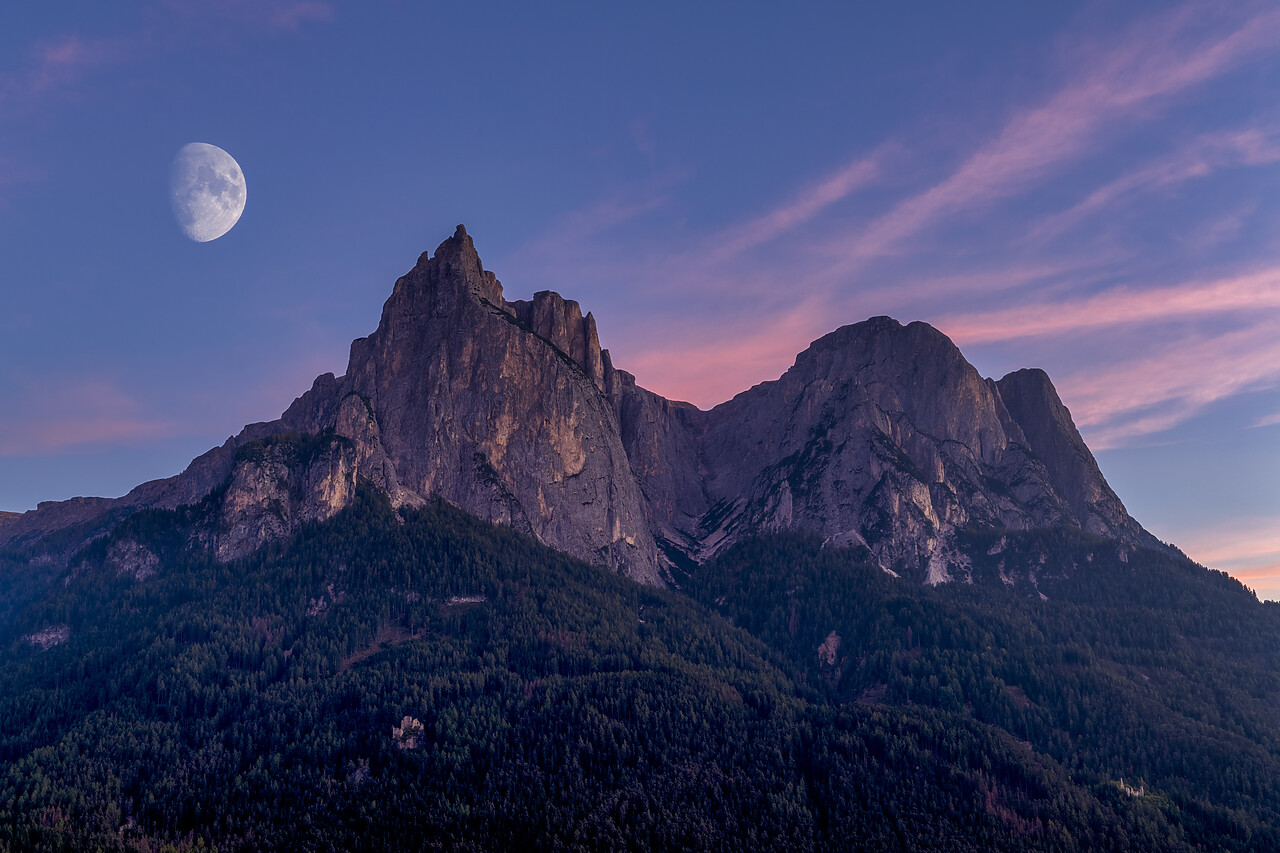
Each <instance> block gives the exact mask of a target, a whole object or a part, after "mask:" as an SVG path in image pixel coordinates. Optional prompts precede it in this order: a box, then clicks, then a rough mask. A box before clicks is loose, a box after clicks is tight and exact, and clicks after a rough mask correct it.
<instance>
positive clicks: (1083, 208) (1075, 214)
mask: <svg viewBox="0 0 1280 853" xmlns="http://www.w3.org/2000/svg"><path fill="white" fill-rule="evenodd" d="M1277 161H1280V141H1277V139H1276V136H1275V134H1272V133H1268V132H1265V131H1262V130H1259V129H1256V128H1250V129H1246V130H1239V131H1234V132H1229V133H1215V134H1206V135H1205V136H1201V137H1199V138H1198V139H1196V140H1195V141H1194V142H1193V143H1191V144H1190V145H1188V146H1186V147H1184V148H1183V149H1182V150H1180V151H1178V152H1176V153H1174V154H1172V155H1170V156H1168V157H1165V158H1162V159H1159V160H1157V161H1155V162H1154V163H1150V164H1148V165H1146V166H1144V167H1142V168H1140V169H1138V170H1136V171H1133V172H1130V173H1129V174H1127V175H1123V176H1121V177H1119V178H1116V179H1115V180H1114V181H1111V182H1110V183H1108V184H1105V185H1103V186H1101V187H1099V188H1098V189H1096V190H1094V191H1093V192H1091V193H1090V194H1089V195H1088V196H1087V197H1086V198H1085V199H1084V200H1082V201H1081V202H1080V203H1078V204H1076V205H1075V206H1074V207H1071V208H1070V209H1068V210H1065V211H1063V212H1062V213H1058V214H1055V215H1053V216H1051V217H1049V218H1048V219H1046V220H1044V221H1043V222H1041V223H1040V224H1039V225H1037V226H1036V227H1035V228H1033V229H1032V230H1031V234H1030V237H1031V239H1048V238H1051V237H1056V236H1059V235H1061V234H1062V233H1063V232H1066V231H1069V230H1070V229H1072V228H1074V227H1075V226H1077V225H1079V224H1080V223H1081V222H1083V221H1085V220H1086V219H1088V218H1089V217H1090V216H1091V215H1093V214H1096V213H1098V212H1099V211H1102V210H1104V209H1106V208H1108V207H1110V206H1111V205H1113V204H1116V203H1118V202H1123V201H1125V200H1128V199H1131V198H1132V197H1134V196H1137V195H1139V194H1140V193H1145V192H1152V191H1156V190H1163V189H1168V188H1170V187H1173V186H1176V185H1178V184H1182V183H1185V182H1187V181H1191V180H1194V179H1196V178H1204V177H1208V176H1209V175H1211V174H1213V173H1214V172H1217V171H1219V170H1221V169H1224V168H1231V167H1235V166H1262V165H1268V164H1271V163H1275V162H1277Z"/></svg>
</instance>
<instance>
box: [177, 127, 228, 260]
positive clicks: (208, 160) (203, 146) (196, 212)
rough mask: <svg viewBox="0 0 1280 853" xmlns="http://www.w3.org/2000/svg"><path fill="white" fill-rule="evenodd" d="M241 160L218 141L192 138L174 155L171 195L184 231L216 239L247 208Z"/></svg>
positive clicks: (201, 239)
mask: <svg viewBox="0 0 1280 853" xmlns="http://www.w3.org/2000/svg"><path fill="white" fill-rule="evenodd" d="M245 194H246V188H245V183H244V172H242V171H241V170H240V164H239V163H237V162H236V161H235V159H234V158H232V156H231V155H230V154H228V153H227V152H225V151H223V150H222V149H221V148H219V147H218V146H216V145H209V144H207V143H204V142H191V143H188V144H187V145H184V146H182V148H181V149H180V150H179V151H178V156H176V157H174V158H173V171H172V173H170V176H169V198H170V200H171V201H172V202H173V215H174V217H175V218H177V220H178V225H179V226H180V227H181V228H182V231H183V233H184V234H186V235H187V236H188V237H190V238H191V239H192V240H195V241H196V242H197V243H208V242H209V241H210V240H217V239H218V238H219V237H221V236H222V235H223V234H226V233H227V232H228V231H230V230H231V226H233V225H235V224H236V222H237V221H238V220H239V219H240V214H241V213H243V212H244V201H245Z"/></svg>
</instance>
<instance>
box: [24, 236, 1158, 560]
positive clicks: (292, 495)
mask: <svg viewBox="0 0 1280 853" xmlns="http://www.w3.org/2000/svg"><path fill="white" fill-rule="evenodd" d="M359 480H368V481H369V482H371V483H372V484H374V485H375V486H376V487H378V488H379V489H381V490H382V491H384V492H386V494H388V495H389V496H390V497H391V499H392V502H393V504H394V505H396V506H402V505H409V506H419V505H422V504H423V503H424V502H425V501H426V500H428V499H429V498H432V497H442V498H444V499H446V500H447V501H449V502H450V503H453V504H455V505H456V506H459V507H461V508H462V509H465V510H467V511H468V512H471V513H473V514H475V515H477V516H479V517H481V518H484V519H487V520H491V521H497V522H501V523H504V524H508V525H510V526H512V527H513V528H515V529H517V530H519V531H521V532H525V533H530V534H532V535H534V536H536V537H537V538H538V539H540V540H541V541H543V542H545V543H546V544H548V545H551V546H553V547H555V548H558V549H561V550H563V551H566V552H568V553H570V554H572V555H574V556H576V557H580V558H583V559H585V560H588V561H590V562H593V563H596V564H598V565H604V566H607V567H609V568H611V569H613V570H615V571H618V572H622V573H624V574H627V575H629V576H631V577H633V578H636V579H638V580H641V581H643V582H646V583H650V584H658V585H662V584H671V583H677V584H678V583H680V580H681V578H682V577H683V576H684V574H685V573H687V572H689V571H692V570H693V569H694V567H695V566H696V565H697V564H698V563H700V562H702V561H704V560H706V559H708V558H710V557H712V556H714V555H715V554H717V553H719V552H720V551H722V550H723V549H724V548H725V547H726V546H728V545H730V544H732V543H734V542H737V541H739V540H741V539H742V538H743V537H746V536H749V535H751V534H752V533H755V532H759V531H764V530H797V531H804V532H810V533H815V534H818V535H820V536H821V537H822V538H823V539H824V540H826V541H828V542H831V543H834V544H840V545H850V546H855V547H866V548H867V549H869V550H870V552H871V553H872V554H873V555H874V558H875V560H876V561H877V562H878V563H879V564H880V565H881V566H882V567H883V568H884V569H885V570H887V571H891V572H894V573H895V574H900V575H904V576H907V577H911V578H914V579H917V580H919V581H921V582H927V583H933V584H937V583H943V582H946V581H949V580H964V579H968V577H969V566H970V565H971V558H970V556H969V555H967V554H965V553H964V551H963V547H962V545H961V543H960V541H959V539H958V533H959V532H961V531H965V530H999V529H1031V528H1041V527H1055V526H1061V527H1069V528H1079V529H1082V530H1085V531H1087V532H1089V533H1093V534H1096V535H1099V536H1103V537H1107V538H1109V539H1113V540H1115V541H1117V542H1120V543H1124V544H1127V545H1133V546H1143V547H1154V548H1165V547H1166V546H1164V545H1163V544H1162V543H1160V542H1159V541H1158V540H1156V539H1155V538H1154V537H1153V536H1151V535H1150V534H1149V533H1148V532H1147V531H1145V530H1144V529H1143V528H1142V527H1141V525H1139V524H1138V523H1137V522H1136V521H1135V520H1134V519H1133V518H1132V517H1131V516H1130V515H1129V514H1128V512H1127V511H1126V510H1125V508H1124V505H1123V503H1122V502H1121V501H1120V499H1119V497H1118V496H1117V495H1116V494H1115V492H1114V491H1112V489H1111V488H1110V486H1109V485H1108V484H1107V482H1106V480H1105V478H1104V477H1103V476H1102V473H1101V471H1100V470H1099V469H1098V466H1097V463H1096V462H1095V460H1094V458H1093V456H1092V454H1091V453H1090V452H1089V449H1088V447H1087V446H1086V445H1085V443H1084V441H1083V439H1081V437H1080V434H1079V432H1078V431H1077V429H1076V427H1075V425H1074V423H1073V422H1072V420H1071V416H1070V413H1069V412H1068V411H1067V409H1066V407H1065V406H1063V405H1062V402H1061V400H1060V399H1059V398H1058V395H1057V392H1056V390H1055V389H1054V387H1053V384H1052V382H1050V380H1049V377H1048V376H1047V375H1046V374H1045V373H1044V372H1043V371H1039V370H1022V371H1017V372H1015V373H1011V374H1009V375H1008V376H1005V377H1004V378H1002V379H1000V380H999V381H993V380H991V379H983V378H982V377H981V376H980V375H979V374H978V372H977V371H976V370H975V369H974V368H973V366H972V365H970V364H969V363H968V362H967V361H966V360H965V358H964V356H963V355H962V354H961V352H960V350H959V349H958V348H956V346H955V345H954V344H953V343H952V342H951V341H950V340H949V339H948V338H947V337H946V336H945V335H943V334H942V333H941V332H939V331H937V330H936V329H934V328H933V327H931V326H929V325H927V324H925V323H920V322H916V323H910V324H908V325H905V326H904V325H902V324H900V323H898V322H897V321H896V320H893V319H892V318H889V317H873V318H871V319H869V320H866V321H863V322H860V323H856V324H853V325H849V326H843V327H841V328H840V329H837V330H836V331H834V332H831V333H830V334H828V335H825V336H824V337H822V338H820V339H819V340H817V341H815V342H814V343H813V344H812V345H811V346H810V347H809V348H808V349H806V350H805V351H804V352H802V353H800V354H799V355H798V356H797V357H796V361H795V364H794V365H793V366H792V367H791V368H790V369H789V370H788V371H787V372H786V373H784V374H783V375H782V376H781V377H780V378H778V379H777V380H773V381H770V382H763V383H760V384H759V385H756V386H755V387H753V388H751V389H749V390H747V391H744V392H742V393H741V394H739V395H737V396H736V397H734V398H733V399H732V400H729V401H727V402H725V403H722V404H720V405H718V406H716V407H714V408H713V409H711V410H710V411H703V410H700V409H697V408H696V407H694V406H692V405H690V404H688V403H681V402H673V401H670V400H667V399H665V398H663V397H661V396H659V395H657V394H654V393H653V392H651V391H648V390H646V389H644V388H642V387H640V386H639V385H637V384H636V382H635V378H634V377H633V376H632V375H631V374H629V373H627V372H625V371H623V370H619V369H617V368H615V367H614V365H613V363H612V359H611V357H610V355H609V352H608V350H605V349H602V348H601V347H600V342H599V338H598V334H597V331H596V323H595V318H594V317H593V315H592V314H591V313H590V312H588V313H586V314H585V316H584V314H583V312H582V310H581V308H580V306H579V305H578V303H576V302H574V301H572V300H566V299H564V298H563V297H561V296H560V295H559V294H557V293H554V292H551V291H542V292H539V293H537V294H535V295H534V297H533V298H532V300H528V301H512V302H508V301H507V300H506V299H505V298H504V296H503V290H502V285H501V284H500V283H499V281H498V279H497V278H496V277H495V276H494V274H493V273H491V272H488V271H486V270H485V269H484V267H483V264H482V263H481V261H480V257H479V255H478V254H477V252H476V249H475V246H474V243H473V241H472V238H471V237H470V235H468V234H467V232H466V229H465V228H464V227H463V226H461V225H460V226H458V228H457V231H456V232H455V233H454V235H453V236H452V237H450V238H449V239H447V240H445V241H444V242H443V243H441V244H440V246H439V247H438V248H437V249H436V251H435V253H434V254H433V255H429V254H428V253H423V255H422V256H421V257H420V258H419V259H418V262H417V264H416V265H415V266H414V268H413V269H412V270H410V271H409V272H408V273H407V274H406V275H404V276H402V277H401V278H400V279H399V280H398V281H397V282H396V283H395V287H394V289H393V291H392V294H391V296H390V298H388V300H387V302H386V304H385V305H384V306H383V311H382V318H381V321H380V322H379V324H378V328H377V330H376V331H374V332H373V333H372V334H371V335H370V336H368V337H367V338H359V339H357V340H356V341H354V342H353V343H352V345H351V355H350V361H349V364H348V367H347V371H346V373H345V375H343V376H342V377H335V376H333V375H332V374H325V375H323V376H320V377H318V378H317V379H316V380H315V383H314V384H313V385H312V387H311V389H310V390H309V391H307V392H306V393H305V394H303V395H302V396H301V397H299V398H298V399H297V400H295V401H294V402H293V404H292V405H291V406H289V408H288V409H287V410H286V411H285V412H284V414H283V415H282V416H281V417H280V419H278V420H276V421H272V422H269V423H258V424H251V425H249V426H247V427H245V428H244V430H243V431H242V432H241V433H240V434H239V435H237V436H235V437H233V438H230V439H228V440H227V442H226V443H225V444H223V445H222V446H221V447H218V448H214V449H212V450H210V451H209V452H207V453H205V454H203V455H202V456H200V457H198V458H197V459H195V460H194V461H192V463H191V464H190V465H189V466H188V468H187V469H186V470H185V471H184V472H183V473H181V474H179V475H177V476H175V477H171V478H168V479H165V480H156V481H152V482H149V483H144V484H143V485H140V486H138V487H137V488H135V489H134V490H133V491H131V492H130V493H129V494H128V495H126V496H124V497H123V498H119V499H116V500H107V499H101V498H76V499H73V500H72V501H64V502H60V503H54V504H42V505H41V506H40V507H39V508H37V509H36V510H33V511H31V512H28V513H25V514H23V515H21V516H17V517H13V515H12V514H9V513H4V514H0V544H8V545H15V544H20V543H22V542H25V541H31V540H33V539H37V538H39V537H41V536H44V535H46V534H48V533H50V532H52V531H55V530H62V529H66V528H70V527H73V526H75V525H78V524H91V523H93V522H94V521H95V520H101V519H103V518H105V517H107V514H108V513H113V514H114V515H113V517H114V516H120V517H123V516H124V515H127V514H128V513H129V512H132V511H134V510H137V509H142V508H146V507H159V508H175V507H177V506H181V505H192V504H196V503H199V502H201V501H203V500H213V501H214V503H215V504H216V506H213V507H212V509H211V510H210V514H209V515H208V518H207V520H206V522H205V525H206V526H205V529H204V530H203V532H202V533H201V541H202V542H203V543H204V544H205V545H207V546H208V547H210V548H212V549H213V550H214V551H215V553H216V554H217V555H218V557H219V558H220V559H224V560H229V559H233V558H235V557H239V556H242V555H244V554H247V553H249V552H251V551H253V550H255V549H256V548H257V547H259V546H260V545H262V544H264V543H266V542H269V541H272V540H275V539H278V538H281V537H284V536H287V535H289V534H290V533H291V532H293V531H294V530H296V529H297V527H298V525H299V524H301V523H303V522H306V521H309V520H323V519H326V518H329V517H331V516H333V515H334V514H335V513H337V512H338V511H340V510H341V509H343V508H344V507H346V506H348V505H349V504H350V503H351V502H352V501H353V500H354V496H355V493H356V484H357V482H358V481H359Z"/></svg>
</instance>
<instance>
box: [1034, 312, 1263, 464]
mask: <svg viewBox="0 0 1280 853" xmlns="http://www.w3.org/2000/svg"><path fill="white" fill-rule="evenodd" d="M1277 384H1280V318H1274V319H1271V320H1270V321H1268V322H1262V323H1258V324H1256V325H1252V326H1249V327H1247V328H1244V329H1238V330H1235V331H1230V332H1226V333H1223V334H1217V335H1211V334H1200V335H1198V336H1196V337H1194V338H1191V339H1183V340H1175V341H1168V342H1166V343H1165V344H1163V345H1161V346H1152V347H1149V348H1148V349H1147V351H1146V353H1145V354H1144V355H1143V356H1141V357H1138V358H1135V359H1133V360H1130V361H1126V362H1124V363H1121V364H1116V365H1114V366H1111V367H1099V366H1097V365H1093V366H1090V367H1089V368H1087V369H1085V370H1081V371H1078V372H1076V373H1074V374H1071V375H1068V376H1066V377H1063V378H1062V379H1061V380H1060V381H1058V385H1059V387H1060V388H1061V389H1062V396H1063V398H1064V399H1066V400H1069V401H1070V403H1069V405H1070V406H1071V412H1072V415H1073V416H1074V418H1075V420H1076V423H1077V424H1079V425H1080V426H1081V428H1082V430H1084V431H1086V432H1087V438H1088V439H1089V443H1090V446H1091V447H1094V448H1095V449H1105V448H1109V447H1115V446H1118V445H1120V444H1122V443H1124V442H1125V441H1126V440H1128V439H1132V438H1134V437H1136V436H1141V435H1149V434H1151V433H1157V432H1161V431H1163V430H1166V429H1169V428H1171V427H1174V426H1176V425H1178V424H1180V423H1182V422H1184V421H1186V420H1187V419H1189V418H1191V417H1193V416H1195V415H1196V414H1198V413H1199V412H1201V411H1203V410H1204V409H1205V408H1206V407H1208V406H1209V405H1211V404H1213V403H1216V402H1218V401H1220V400H1225V399H1228V398H1230V397H1234V396H1236V395H1238V394H1242V393H1245V392H1249V391H1256V390H1260V389H1263V388H1270V387H1274V386H1276V385H1277Z"/></svg>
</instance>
